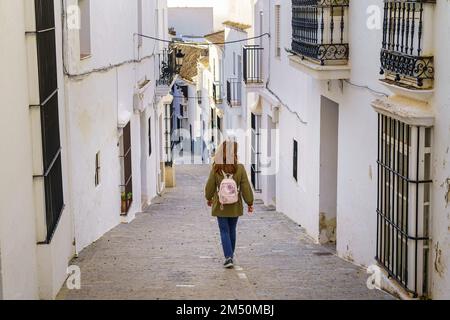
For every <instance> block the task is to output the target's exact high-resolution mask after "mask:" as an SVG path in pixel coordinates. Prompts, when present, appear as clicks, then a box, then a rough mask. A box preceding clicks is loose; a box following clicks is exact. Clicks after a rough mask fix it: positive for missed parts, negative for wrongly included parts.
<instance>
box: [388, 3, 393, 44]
mask: <svg viewBox="0 0 450 320" xmlns="http://www.w3.org/2000/svg"><path fill="white" fill-rule="evenodd" d="M391 34H392V2H389V3H388V25H387V48H388V50H391Z"/></svg>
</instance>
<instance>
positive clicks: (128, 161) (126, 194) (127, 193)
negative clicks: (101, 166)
mask: <svg viewBox="0 0 450 320" xmlns="http://www.w3.org/2000/svg"><path fill="white" fill-rule="evenodd" d="M120 145H121V153H122V155H121V157H120V158H121V166H122V185H121V189H122V204H123V205H122V215H127V214H128V212H129V210H130V208H131V204H132V202H133V170H132V157H131V124H130V123H128V124H127V126H126V127H125V128H124V129H123V135H122V137H121V143H120Z"/></svg>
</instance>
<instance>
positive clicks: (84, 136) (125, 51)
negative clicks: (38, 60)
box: [66, 0, 168, 251]
mask: <svg viewBox="0 0 450 320" xmlns="http://www.w3.org/2000/svg"><path fill="white" fill-rule="evenodd" d="M138 3H139V1H127V3H125V2H123V1H121V0H112V1H111V0H97V1H91V41H92V56H91V57H90V58H88V59H85V60H81V61H80V58H79V40H78V32H77V31H76V30H74V31H71V30H70V31H69V32H68V35H67V38H68V40H67V47H66V52H67V55H68V61H67V65H68V69H69V71H70V73H71V74H72V76H68V77H66V88H67V91H68V97H67V101H66V103H67V112H68V114H69V116H68V121H69V130H68V131H69V141H70V145H71V148H72V149H73V152H71V154H70V164H71V167H70V172H71V176H72V198H73V199H74V204H73V207H74V222H75V234H76V241H77V250H78V251H79V250H82V249H83V248H85V247H86V246H88V245H89V244H91V243H92V242H93V241H96V240H97V239H99V238H100V237H101V236H102V235H103V234H105V233H106V232H107V231H109V230H110V229H112V228H113V227H115V226H116V225H117V224H119V223H120V222H130V221H132V220H133V219H134V217H135V215H136V213H139V212H141V211H142V208H143V207H145V206H146V205H148V204H149V202H150V201H151V200H152V199H153V197H155V196H156V194H157V192H158V191H159V190H157V189H158V188H157V185H158V182H157V179H156V177H157V174H158V172H159V171H160V163H159V159H157V157H158V154H157V153H156V152H153V153H152V155H151V156H149V155H148V118H149V117H150V116H152V130H153V131H154V135H155V136H153V139H152V140H153V143H154V145H153V150H158V149H159V147H160V146H159V139H158V138H157V136H156V134H157V130H158V129H157V128H159V127H158V126H157V121H158V118H157V114H156V113H157V112H158V110H157V103H158V101H156V100H155V101H154V92H155V79H156V77H155V76H156V75H155V73H157V72H158V70H157V68H155V54H158V53H159V52H160V50H161V49H162V48H163V44H162V43H161V42H155V41H154V40H148V39H142V41H141V45H140V46H138V44H139V42H138V37H137V36H134V33H136V32H138V31H142V32H143V33H144V34H149V35H157V36H159V37H162V38H168V35H167V5H166V1H165V0H164V1H163V0H159V1H151V0H144V1H142V22H143V24H142V26H141V27H140V26H138V21H139V19H138V10H139V8H138ZM156 14H157V15H158V16H157V17H156ZM156 21H157V22H158V25H156ZM105 30H109V32H105ZM110 65H113V67H110V68H108V66H110ZM102 68H106V69H105V70H104V72H92V70H93V69H102ZM80 74H81V76H80ZM144 79H147V80H150V81H151V83H150V86H151V88H150V89H148V90H147V91H146V93H145V95H149V97H148V99H145V100H146V101H149V102H146V103H148V104H146V105H145V109H144V110H143V111H142V112H135V111H134V108H133V96H134V93H135V92H136V89H137V85H138V83H139V82H141V81H142V80H144ZM153 102H154V103H153ZM124 114H129V115H130V118H129V121H130V124H131V140H132V142H131V144H132V172H133V205H132V207H131V209H130V211H129V214H128V215H127V216H126V217H121V210H120V208H121V200H120V198H121V189H120V185H121V183H122V182H121V173H120V172H121V169H120V167H121V166H120V156H121V154H120V150H119V147H118V143H119V139H120V137H121V134H122V132H121V130H120V129H119V128H118V122H119V119H120V118H122V117H123V115H124ZM99 151H100V154H101V183H100V185H99V186H97V187H96V186H95V183H94V173H95V155H96V153H97V152H99ZM143 192H144V193H143Z"/></svg>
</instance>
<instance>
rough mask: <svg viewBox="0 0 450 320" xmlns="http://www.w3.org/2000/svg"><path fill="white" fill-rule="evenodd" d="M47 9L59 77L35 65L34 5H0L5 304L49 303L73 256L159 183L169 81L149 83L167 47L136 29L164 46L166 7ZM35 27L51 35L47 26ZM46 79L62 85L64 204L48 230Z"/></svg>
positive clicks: (0, 289)
mask: <svg viewBox="0 0 450 320" xmlns="http://www.w3.org/2000/svg"><path fill="white" fill-rule="evenodd" d="M52 3H53V4H54V12H53V13H51V14H50V13H48V12H46V11H45V10H44V11H45V12H46V14H47V15H50V16H54V18H55V19H54V20H55V30H56V31H55V36H54V38H55V43H56V48H55V51H56V52H54V54H55V56H56V70H55V71H52V72H54V74H53V73H51V72H49V70H47V69H43V68H42V70H41V69H39V68H38V57H39V54H38V52H37V41H38V38H37V36H36V31H37V27H38V26H37V24H38V22H37V20H36V18H35V17H36V16H37V15H36V14H35V12H34V10H35V9H34V8H35V6H34V1H29V0H23V1H22V0H21V1H2V2H1V3H0V15H1V20H2V28H1V31H0V35H1V39H2V41H7V42H8V43H9V45H8V47H5V49H4V50H3V49H2V50H1V60H0V61H2V62H1V69H2V70H3V72H2V77H1V78H0V81H1V82H0V83H1V86H0V88H1V96H2V99H3V102H2V110H3V111H4V114H3V116H2V134H3V135H4V136H9V137H14V139H3V142H2V149H4V150H8V157H3V158H2V160H1V166H0V167H1V168H2V176H3V178H2V183H1V184H0V190H1V192H2V195H3V196H2V201H1V207H0V253H1V259H0V263H1V267H0V297H1V298H4V299H53V298H55V297H56V295H57V293H58V292H59V290H60V288H61V287H62V286H63V285H64V282H65V281H66V279H67V276H68V274H67V267H68V265H69V263H70V260H71V259H72V258H73V257H74V256H75V255H76V253H77V252H79V251H81V250H82V249H83V248H85V247H86V246H88V245H90V244H91V243H92V242H94V241H96V240H97V239H99V238H100V237H101V236H102V235H103V234H105V233H106V232H107V231H109V230H110V229H111V228H113V227H115V226H117V225H118V224H119V223H121V222H129V221H131V220H133V219H134V217H135V215H136V213H139V212H142V209H143V208H144V207H146V206H147V205H148V204H149V203H150V202H151V200H152V199H153V198H154V197H155V196H156V195H157V194H158V193H159V192H161V190H163V188H164V187H165V167H164V163H165V160H166V159H165V150H164V145H165V135H164V132H165V122H164V112H165V105H167V104H170V103H171V102H172V101H171V99H172V97H171V95H170V85H169V86H168V85H166V86H163V85H159V86H158V87H157V86H156V83H157V80H158V79H159V78H160V69H159V68H160V65H159V59H160V56H159V54H160V53H161V52H162V50H163V49H164V48H165V47H166V45H164V44H163V43H162V42H155V41H153V40H147V39H142V38H140V37H138V36H136V35H135V33H141V34H147V35H151V36H156V37H159V38H164V39H168V32H167V31H168V26H167V4H166V1H165V0H158V1H153V0H136V1H127V3H126V6H124V5H123V1H120V0H115V1H106V0H105V1H103V0H96V1H90V0H79V1H78V0H67V1H53V2H52ZM79 10H81V12H80V11H79ZM78 13H81V18H80V16H79V15H78ZM62 16H63V17H64V22H63V23H62V22H61V21H62V19H61V17H62ZM44 21H47V20H44ZM79 21H81V29H80V28H79V26H80V25H79V23H78V22H79ZM41 28H44V29H45V30H44V32H49V31H48V30H50V32H52V31H51V30H52V28H48V27H47V26H46V25H44V26H41ZM105 30H107V31H108V32H105ZM43 47H44V46H43ZM45 48H48V47H45ZM50 53H51V54H53V53H52V51H51V49H50ZM46 54H47V55H48V52H46ZM50 57H51V56H50ZM50 62H51V60H50ZM44 76H45V77H44ZM41 77H42V79H46V81H48V82H50V83H53V82H54V81H53V79H55V78H57V82H56V83H55V84H54V85H55V87H56V88H57V90H56V91H55V92H56V93H57V97H58V99H57V103H58V109H57V110H58V120H59V128H56V129H59V135H60V154H61V156H60V159H61V161H60V163H61V167H62V169H61V172H62V187H61V188H60V187H58V188H56V189H54V190H53V191H55V190H62V192H63V194H62V197H63V201H64V206H63V210H62V213H61V214H60V216H59V219H58V220H57V221H54V223H55V227H54V229H52V230H50V231H47V228H48V226H49V223H48V221H49V220H48V218H49V217H48V212H49V211H48V210H47V211H46V205H47V206H49V205H50V202H49V201H46V200H45V199H46V191H45V189H44V187H45V186H47V184H45V183H44V181H46V179H47V176H48V174H49V172H53V171H48V172H43V171H44V170H43V168H45V166H48V165H49V166H54V165H55V163H59V160H58V159H59V157H57V158H55V159H56V161H55V160H54V161H52V162H51V163H50V164H48V163H44V161H43V157H44V152H45V150H44V143H43V139H42V136H43V134H42V132H41V131H42V130H44V124H43V122H42V119H44V118H41V113H40V110H42V108H44V107H46V104H48V103H49V101H52V103H53V102H54V100H55V99H54V98H49V100H46V101H42V100H43V97H42V92H44V91H43V88H46V87H45V85H48V84H47V83H44V81H41ZM40 91H41V94H40ZM54 96H55V95H54V94H52V95H51V97H54ZM44 98H45V97H44ZM53 109H54V108H53ZM53 109H51V110H53ZM49 110H50V109H49ZM47 116H48V117H50V116H51V115H47ZM47 116H46V117H47ZM49 119H51V121H53V122H51V123H52V124H53V126H51V127H50V129H52V130H55V127H56V126H55V124H54V123H55V122H54V121H55V118H54V117H53V118H49ZM45 120H47V118H45ZM49 121H50V120H49ZM127 124H130V126H131V154H132V157H131V168H132V187H133V188H132V190H133V193H132V196H133V204H132V206H131V207H130V209H129V211H128V214H127V215H123V214H122V215H121V213H122V210H121V209H122V208H121V207H122V203H121V193H122V186H121V185H122V184H123V181H122V180H123V171H124V170H125V169H124V168H123V167H124V165H123V164H121V162H122V160H121V157H122V156H123V152H124V150H123V145H124V142H123V141H122V140H123V134H124V127H125V126H126V125H127ZM51 134H52V135H54V132H52V133H51ZM50 142H52V143H53V144H51V145H50V144H49V146H51V147H52V148H55V147H56V144H55V143H54V141H53V140H52V141H50ZM46 143H49V142H46ZM50 151H51V152H53V149H52V150H50V149H49V150H47V153H48V152H50ZM55 151H57V149H56V150H55ZM44 160H45V161H48V160H46V158H44ZM48 170H50V169H48ZM51 170H53V169H51ZM130 181H131V180H130ZM49 186H50V184H49ZM53 191H52V192H53ZM7 199H8V200H7ZM52 199H54V198H52ZM58 201H59V200H58ZM55 203H56V202H55ZM52 206H53V204H52ZM46 213H47V216H46Z"/></svg>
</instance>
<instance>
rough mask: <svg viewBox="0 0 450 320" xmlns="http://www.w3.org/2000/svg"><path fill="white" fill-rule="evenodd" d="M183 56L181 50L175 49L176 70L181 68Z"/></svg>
mask: <svg viewBox="0 0 450 320" xmlns="http://www.w3.org/2000/svg"><path fill="white" fill-rule="evenodd" d="M184 57H185V54H184V53H183V52H182V51H181V49H177V53H176V55H175V64H176V68H177V70H180V69H181V67H182V66H183V60H184Z"/></svg>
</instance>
